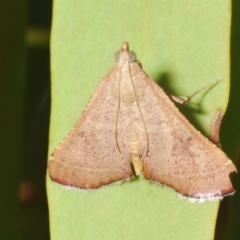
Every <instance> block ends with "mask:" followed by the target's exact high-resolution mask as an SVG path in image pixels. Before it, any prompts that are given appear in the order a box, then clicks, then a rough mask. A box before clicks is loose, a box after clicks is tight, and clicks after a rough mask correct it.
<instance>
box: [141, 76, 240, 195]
mask: <svg viewBox="0 0 240 240" xmlns="http://www.w3.org/2000/svg"><path fill="white" fill-rule="evenodd" d="M144 78H147V80H146V81H148V84H146V89H145V94H144V97H143V99H142V100H141V101H140V107H141V109H142V112H143V116H144V121H145V124H146V127H147V132H148V136H149V153H148V156H145V157H143V161H144V175H145V177H146V178H147V179H150V180H152V181H154V182H159V183H163V184H165V185H167V186H169V187H171V188H173V189H174V190H175V191H177V192H179V193H181V194H182V195H184V196H189V197H192V198H199V199H201V198H211V197H221V196H223V195H227V194H231V193H233V192H234V189H233V186H232V184H231V181H230V179H229V174H230V173H231V172H234V171H235V172H236V171H237V170H236V167H235V166H234V164H233V163H232V162H231V160H229V159H228V157H227V156H226V155H225V153H223V152H222V151H221V150H220V149H219V148H217V147H216V146H215V145H214V144H213V143H212V142H210V141H209V140H208V139H207V138H205V137H204V136H203V135H202V134H201V133H200V132H199V131H197V130H196V129H195V128H194V127H193V126H192V125H191V124H190V123H189V122H188V120H187V119H186V118H185V117H184V116H183V115H182V114H181V113H180V112H179V110H178V109H177V108H176V107H175V105H174V104H173V102H172V101H171V100H170V99H169V97H168V96H167V95H166V94H165V93H164V92H163V90H162V89H161V88H160V87H159V86H158V85H157V84H156V83H155V82H154V81H153V80H152V79H150V78H149V77H148V76H145V77H144Z"/></svg>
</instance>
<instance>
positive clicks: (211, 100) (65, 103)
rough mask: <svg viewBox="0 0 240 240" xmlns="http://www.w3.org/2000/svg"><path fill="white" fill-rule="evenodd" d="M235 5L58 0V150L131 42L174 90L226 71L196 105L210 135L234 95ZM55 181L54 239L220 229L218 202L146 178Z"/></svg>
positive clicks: (186, 0) (189, 89) (51, 190)
mask: <svg viewBox="0 0 240 240" xmlns="http://www.w3.org/2000/svg"><path fill="white" fill-rule="evenodd" d="M229 9H230V8H229V1H223V0H221V1H220V2H219V0H212V1H206V0H205V1H197V0H182V1H173V0H169V1H165V0H152V1H145V0H138V1H127V0H122V1H115V2H113V1H112V2H110V1H109V2H108V1H104V0H98V1H76V0H72V1H64V0H58V1H55V2H54V11H53V16H54V17H53V27H52V42H51V54H52V62H51V69H52V115H51V129H50V140H51V141H50V152H51V151H52V150H53V149H54V147H56V146H57V144H58V143H59V142H60V141H61V139H62V138H63V137H64V136H65V135H66V134H67V133H68V132H69V131H70V129H71V128H72V127H73V125H74V123H75V122H76V120H77V119H78V118H79V116H80V115H81V112H82V111H83V109H84V107H85V105H86V104H87V101H88V100H89V98H90V97H91V94H92V93H93V91H94V89H95V88H96V86H97V84H98V83H99V82H100V80H101V79H102V78H103V77H104V76H105V75H106V74H107V73H108V72H109V70H110V69H111V68H112V67H113V65H114V60H113V55H114V53H115V52H116V51H118V50H119V49H120V47H121V44H122V42H123V41H125V40H127V41H128V42H129V44H130V49H131V50H133V51H135V52H136V54H137V56H138V59H139V60H140V62H141V63H142V65H143V69H144V70H145V71H146V72H147V73H148V74H149V75H150V76H151V77H152V78H153V79H155V80H156V81H158V82H159V83H160V84H161V85H162V86H163V87H164V89H165V90H166V89H168V90H169V91H170V92H171V93H174V94H175V95H180V96H184V95H189V94H191V93H193V92H194V91H196V90H198V89H201V88H202V87H204V86H206V85H208V84H209V83H210V82H211V81H214V80H216V79H218V78H222V79H223V80H222V81H221V82H220V83H219V84H217V85H216V86H214V87H213V88H211V89H209V90H208V91H205V92H203V93H200V94H198V95H197V96H196V97H194V99H193V100H192V103H190V106H189V110H190V111H191V114H190V118H191V119H192V122H193V123H195V124H196V126H197V128H199V129H200V130H201V131H202V132H203V133H204V134H205V135H207V136H209V132H210V125H211V123H212V120H213V118H214V116H215V114H216V111H217V110H218V109H221V111H222V112H224V111H225V108H226V105H227V100H228V92H227V90H228V88H229V85H228V81H229V31H230V12H229ZM186 108H187V107H185V109H186ZM166 137H167V136H166ZM47 183H48V199H49V209H50V223H51V237H52V239H53V240H54V239H73V240H74V239H105V240H107V239H213V236H214V229H215V221H216V216H217V211H218V205H219V202H206V203H203V204H198V203H190V202H188V201H187V200H183V199H180V198H179V197H178V195H177V193H175V192H174V191H173V190H172V189H170V188H168V187H166V186H158V185H155V184H152V183H150V182H148V181H146V180H143V179H137V180H135V181H131V182H125V183H123V184H121V185H118V184H112V185H109V186H106V187H104V188H101V189H99V190H92V191H88V192H84V191H79V190H76V189H73V188H72V189H66V188H64V187H63V186H61V185H60V184H56V183H54V182H52V181H51V180H50V179H49V177H47Z"/></svg>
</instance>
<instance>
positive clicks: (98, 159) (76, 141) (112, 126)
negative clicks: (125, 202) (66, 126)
mask: <svg viewBox="0 0 240 240" xmlns="http://www.w3.org/2000/svg"><path fill="white" fill-rule="evenodd" d="M117 80H118V76H117V72H116V70H115V69H114V68H113V70H112V71H111V72H110V73H109V74H108V76H106V77H105V79H103V80H102V82H101V83H100V84H99V86H98V87H97V89H96V90H95V92H94V94H93V96H92V98H91V99H90V101H89V103H88V105H87V107H86V109H85V110H84V112H83V114H82V116H81V117H80V119H79V120H78V121H77V123H76V124H75V126H74V127H73V129H72V130H71V131H70V133H69V134H68V135H67V136H66V137H65V139H64V140H63V141H62V142H61V143H60V144H59V146H58V147H57V148H56V149H55V150H54V152H53V153H52V155H51V157H50V159H49V164H48V169H49V174H50V177H51V178H52V180H54V181H56V182H59V183H61V184H63V185H69V186H74V187H79V188H82V189H92V188H99V187H101V186H103V185H106V184H109V183H112V182H116V181H120V180H127V179H130V178H131V177H132V176H133V172H132V169H131V165H130V162H129V151H128V150H127V149H124V148H122V149H121V153H120V152H119V150H118V148H117V144H116V137H115V136H116V118H117V109H118V99H117V94H118V89H117V87H116V86H118V84H117ZM123 141H127V139H123Z"/></svg>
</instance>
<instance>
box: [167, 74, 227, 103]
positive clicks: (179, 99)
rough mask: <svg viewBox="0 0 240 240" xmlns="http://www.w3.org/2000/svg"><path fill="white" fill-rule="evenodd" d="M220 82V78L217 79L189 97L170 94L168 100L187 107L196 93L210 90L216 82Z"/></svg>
mask: <svg viewBox="0 0 240 240" xmlns="http://www.w3.org/2000/svg"><path fill="white" fill-rule="evenodd" d="M221 80H222V78H219V79H217V80H215V81H213V82H211V83H210V84H208V85H206V86H205V87H203V88H201V89H199V90H197V91H196V92H194V93H193V94H191V95H190V96H185V97H184V96H174V95H172V94H169V96H170V98H171V99H172V100H173V101H174V102H177V103H180V104H183V105H187V104H188V103H189V102H190V101H191V99H192V98H193V97H194V96H195V95H197V94H198V93H200V92H202V91H204V90H205V89H210V88H211V87H213V86H214V85H215V84H217V83H218V82H220V81H221Z"/></svg>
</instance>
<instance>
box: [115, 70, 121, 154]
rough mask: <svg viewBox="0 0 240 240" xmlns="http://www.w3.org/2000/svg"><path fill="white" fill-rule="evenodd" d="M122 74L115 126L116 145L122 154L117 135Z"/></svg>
mask: <svg viewBox="0 0 240 240" xmlns="http://www.w3.org/2000/svg"><path fill="white" fill-rule="evenodd" d="M121 73H122V71H120V72H119V81H118V83H119V86H118V107H117V116H116V125H115V139H116V145H117V148H118V151H119V152H120V153H121V150H120V146H119V144H118V135H117V127H118V116H119V110H120V105H121V96H120V91H121Z"/></svg>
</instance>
